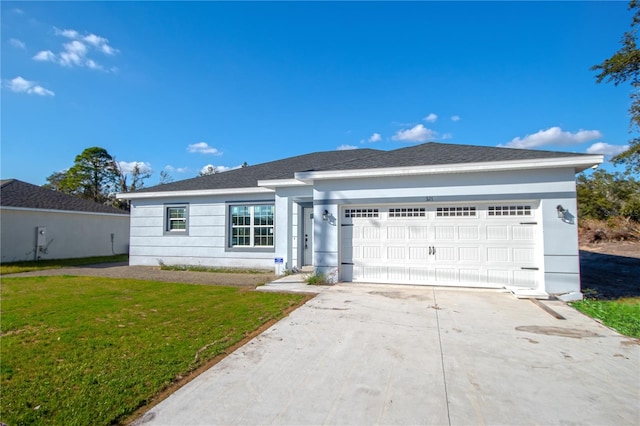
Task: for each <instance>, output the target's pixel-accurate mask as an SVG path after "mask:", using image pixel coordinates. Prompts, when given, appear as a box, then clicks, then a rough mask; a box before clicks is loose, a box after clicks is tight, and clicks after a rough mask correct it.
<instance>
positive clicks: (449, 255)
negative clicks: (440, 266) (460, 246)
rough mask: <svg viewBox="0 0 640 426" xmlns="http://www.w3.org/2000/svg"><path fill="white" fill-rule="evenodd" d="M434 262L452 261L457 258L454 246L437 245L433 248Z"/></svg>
mask: <svg viewBox="0 0 640 426" xmlns="http://www.w3.org/2000/svg"><path fill="white" fill-rule="evenodd" d="M435 252H436V254H435V258H436V262H454V261H456V260H458V259H457V256H456V252H457V250H456V248H455V247H440V246H439V247H438V248H437V249H436V250H435Z"/></svg>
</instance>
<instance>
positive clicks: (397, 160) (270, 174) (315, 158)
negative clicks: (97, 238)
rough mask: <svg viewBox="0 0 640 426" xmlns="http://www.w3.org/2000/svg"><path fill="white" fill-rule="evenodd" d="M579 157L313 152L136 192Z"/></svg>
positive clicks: (438, 147) (504, 151)
mask: <svg viewBox="0 0 640 426" xmlns="http://www.w3.org/2000/svg"><path fill="white" fill-rule="evenodd" d="M581 155H586V154H575V153H570V152H556V151H539V150H530V149H515V148H495V147H487V146H473V145H458V144H443V143H436V142H429V143H425V144H422V145H415V146H410V147H406V148H400V149H395V150H392V151H381V150H377V149H354V150H346V151H326V152H315V153H312V154H306V155H300V156H297V157H290V158H285V159H282V160H277V161H271V162H268V163H262V164H257V165H255V166H249V167H245V168H240V169H235V170H230V171H227V172H223V173H217V174H213V175H208V176H199V177H195V178H192V179H186V180H182V181H178V182H173V183H169V184H164V185H157V186H153V187H150V188H144V189H141V190H138V191H136V192H164V191H189V190H204V189H226V188H250V187H255V186H257V183H258V181H259V180H271V179H292V178H294V174H295V173H297V172H310V171H331V170H357V169H380V168H392V167H415V166H430V165H440V164H462V163H483V162H496V161H510V160H535V159H547V158H562V157H576V156H581Z"/></svg>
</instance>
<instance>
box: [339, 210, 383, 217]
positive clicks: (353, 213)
mask: <svg viewBox="0 0 640 426" xmlns="http://www.w3.org/2000/svg"><path fill="white" fill-rule="evenodd" d="M344 217H379V212H378V209H346V210H345V211H344Z"/></svg>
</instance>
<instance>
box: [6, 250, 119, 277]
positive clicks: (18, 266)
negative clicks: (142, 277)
mask: <svg viewBox="0 0 640 426" xmlns="http://www.w3.org/2000/svg"><path fill="white" fill-rule="evenodd" d="M128 260H129V255H128V254H117V255H115V256H98V257H81V258H76V259H50V260H33V261H25V262H11V263H2V264H0V275H5V274H17V273H19V272H30V271H42V270H44V269H60V268H64V267H67V266H81V265H94V264H98V263H110V262H127V261H128Z"/></svg>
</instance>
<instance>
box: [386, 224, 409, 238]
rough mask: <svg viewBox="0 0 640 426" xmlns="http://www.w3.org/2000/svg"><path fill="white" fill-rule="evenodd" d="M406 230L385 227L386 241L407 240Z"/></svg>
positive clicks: (397, 227) (398, 227)
mask: <svg viewBox="0 0 640 426" xmlns="http://www.w3.org/2000/svg"><path fill="white" fill-rule="evenodd" d="M406 234H407V228H406V227H405V226H388V227H387V239H388V240H405V239H406V238H407V236H406Z"/></svg>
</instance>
